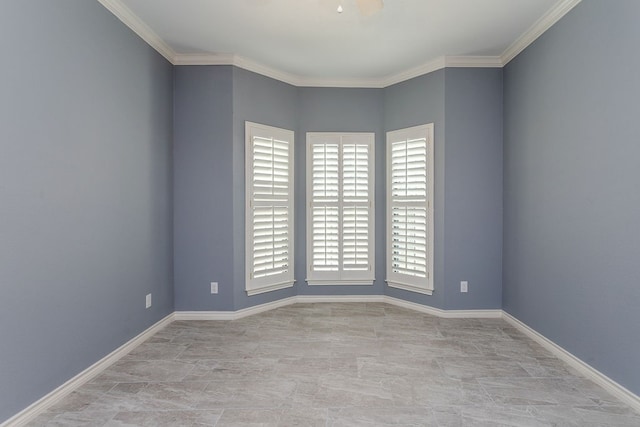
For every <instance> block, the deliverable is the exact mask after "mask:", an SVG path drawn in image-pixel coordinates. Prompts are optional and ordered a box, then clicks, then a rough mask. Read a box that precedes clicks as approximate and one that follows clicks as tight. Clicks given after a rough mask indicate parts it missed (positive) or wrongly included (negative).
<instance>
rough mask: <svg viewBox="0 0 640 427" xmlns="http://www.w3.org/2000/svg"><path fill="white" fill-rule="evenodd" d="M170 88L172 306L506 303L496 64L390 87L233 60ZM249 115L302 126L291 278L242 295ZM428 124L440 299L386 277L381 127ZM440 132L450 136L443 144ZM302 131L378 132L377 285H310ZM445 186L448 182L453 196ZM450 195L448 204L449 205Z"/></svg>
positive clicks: (195, 70) (181, 77)
mask: <svg viewBox="0 0 640 427" xmlns="http://www.w3.org/2000/svg"><path fill="white" fill-rule="evenodd" d="M445 87H446V91H445ZM445 92H446V95H445ZM175 93H176V95H175V98H176V100H175V135H176V139H175V171H174V175H175V270H176V279H175V293H176V309H177V310H238V309H241V308H245V307H249V306H253V305H257V304H262V303H265V302H269V301H274V300H278V299H282V298H286V297H289V296H292V295H297V294H300V295H382V294H388V295H391V296H395V297H397V298H402V299H406V300H409V301H413V302H417V303H421V304H427V305H431V306H434V307H440V308H454V309H472V308H475V309H482V308H500V304H501V297H502V294H501V286H502V282H501V275H502V266H501V254H502V71H501V70H499V69H478V68H476V69H447V70H440V71H436V72H434V73H430V74H428V75H425V76H421V77H417V78H415V79H412V80H410V81H407V82H403V83H399V84H397V85H394V86H392V87H389V88H386V89H348V88H296V87H293V86H290V85H288V84H286V83H282V82H279V81H276V80H274V79H271V78H268V77H264V76H261V75H258V74H255V73H252V72H250V71H246V70H242V69H239V68H235V67H218V66H212V67H177V71H176V86H175ZM445 112H446V113H447V114H446V123H445ZM231 116H232V119H231V118H230V117H231ZM247 120H248V121H252V122H258V123H263V124H267V125H270V126H277V127H282V128H285V129H290V130H294V131H295V132H296V142H295V184H296V188H295V221H296V226H295V230H296V240H295V272H296V274H295V277H296V285H295V287H294V288H293V289H285V290H281V291H277V292H269V293H266V294H261V295H256V296H253V297H247V295H246V292H245V267H244V258H245V256H244V252H245V236H244V231H245V225H244V215H245V212H244V203H245V202H244V180H245V176H244V174H245V171H244V154H245V153H244V145H245V141H244V123H245V121H247ZM424 123H435V138H436V147H435V156H436V171H435V172H436V194H435V199H436V200H435V209H436V212H435V221H436V235H435V239H436V241H435V251H436V254H435V257H436V258H435V287H436V291H435V292H434V295H433V296H426V295H422V294H416V293H412V292H406V291H402V290H398V289H389V288H387V287H386V286H385V284H384V279H385V196H386V194H385V137H386V136H385V133H384V131H388V130H395V129H399V128H404V127H409V126H415V125H419V124H424ZM445 128H446V133H447V134H448V133H449V132H451V134H452V136H451V141H449V140H448V138H447V141H446V143H445ZM307 132H373V133H375V137H376V177H375V180H376V187H375V191H376V226H375V228H376V242H375V245H376V251H375V253H376V281H375V283H374V285H373V286H308V285H307V283H306V232H305V222H306V221H305V214H306V210H305V209H306V195H305V179H306V169H305V168H306V160H305V159H306V133H307ZM445 147H447V155H446V156H445ZM449 147H450V148H449ZM449 150H450V153H449ZM445 165H446V167H445ZM449 167H450V168H451V170H450V171H448V172H447V173H446V174H445V170H447V169H448V168H449ZM445 183H446V184H445ZM445 186H448V187H447V188H450V192H449V193H450V194H449V193H447V195H446V196H445ZM445 202H447V203H448V202H450V203H451V207H450V208H447V209H448V210H445V205H446V203H445ZM445 217H446V220H445ZM447 248H450V249H447ZM447 250H449V252H445V251H447ZM445 258H446V260H447V261H446V264H445ZM445 265H446V267H445ZM230 266H233V268H230ZM445 277H446V280H445ZM463 279H464V280H469V281H470V292H469V293H468V294H464V295H463V294H460V292H459V281H460V280H463ZM212 280H216V281H218V282H219V287H220V294H219V295H210V294H209V282H210V281H212Z"/></svg>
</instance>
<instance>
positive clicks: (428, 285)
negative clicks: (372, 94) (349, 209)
mask: <svg viewBox="0 0 640 427" xmlns="http://www.w3.org/2000/svg"><path fill="white" fill-rule="evenodd" d="M396 135H400V138H411V137H413V136H415V135H420V136H426V139H427V202H426V205H427V206H426V212H427V259H426V267H427V277H426V280H425V279H423V278H416V277H412V276H409V275H406V274H399V273H394V272H393V268H392V259H393V257H392V253H393V248H392V244H393V240H392V222H391V218H392V217H391V211H392V206H393V201H394V200H393V197H392V183H391V179H392V176H391V175H392V170H391V161H392V158H391V154H392V153H391V141H392V138H393V137H394V136H396ZM386 155H387V159H386V166H387V171H386V175H387V176H386V181H387V182H386V184H387V189H386V196H387V200H386V205H387V206H386V215H387V218H386V223H387V226H386V228H387V236H386V237H387V244H386V246H387V251H386V252H387V253H386V258H387V265H386V267H387V279H386V282H387V285H388V286H390V287H393V288H398V289H403V290H406V291H411V292H417V293H421V294H426V295H432V294H433V291H434V281H433V258H434V256H433V248H434V221H433V212H434V209H433V202H434V189H435V186H434V176H435V174H434V132H433V123H430V124H426V125H421V126H414V127H410V128H405V129H399V130H395V131H390V132H387V140H386Z"/></svg>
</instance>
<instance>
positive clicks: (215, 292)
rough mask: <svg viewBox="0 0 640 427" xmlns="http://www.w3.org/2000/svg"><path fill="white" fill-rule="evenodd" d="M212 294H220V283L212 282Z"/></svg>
mask: <svg viewBox="0 0 640 427" xmlns="http://www.w3.org/2000/svg"><path fill="white" fill-rule="evenodd" d="M211 293H212V294H217V293H218V282H211Z"/></svg>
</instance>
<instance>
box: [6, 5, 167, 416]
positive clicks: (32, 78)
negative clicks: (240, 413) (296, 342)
mask: <svg viewBox="0 0 640 427" xmlns="http://www.w3.org/2000/svg"><path fill="white" fill-rule="evenodd" d="M0 52H2V55H3V57H4V58H5V60H4V61H3V63H2V67H0V93H1V94H2V95H1V97H0V129H2V137H1V138H0V153H2V154H1V155H0V291H1V292H2V297H0V343H2V344H1V345H0V422H1V421H2V420H4V419H6V418H8V417H10V416H12V415H14V414H15V413H17V412H18V411H20V410H22V409H23V408H24V407H26V406H27V405H29V404H31V403H33V402H34V401H36V400H37V399H39V398H40V397H42V396H43V395H45V394H46V393H48V392H50V391H51V390H53V389H54V388H55V387H57V386H59V385H60V384H62V383H63V382H64V381H66V380H68V379H69V378H71V377H73V376H74V375H76V374H78V373H79V372H80V371H82V370H83V369H85V368H87V367H88V366H90V365H91V364H93V363H94V362H96V361H97V360H99V359H100V358H102V357H104V356H105V355H107V354H108V353H109V352H111V351H112V350H114V349H116V348H117V347H119V346H120V345H122V344H123V343H125V342H126V341H127V340H129V339H131V338H133V337H134V336H136V335H137V334H139V333H140V332H142V331H144V330H145V329H146V328H148V327H149V326H151V325H152V324H153V323H155V322H157V321H158V320H160V319H162V318H163V317H164V316H166V315H167V314H169V313H171V312H172V311H173V291H172V259H171V253H172V249H171V248H172V239H171V221H172V219H171V218H172V214H171V210H172V207H171V206H172V200H171V194H172V192H171V138H172V67H171V66H170V64H169V63H167V62H166V61H165V60H164V59H163V58H162V57H161V56H160V55H158V54H157V53H156V52H155V51H154V50H153V49H151V48H150V47H149V46H147V45H146V44H145V43H144V42H143V41H142V40H141V39H140V38H139V37H138V36H136V35H135V34H133V33H132V32H131V31H130V30H129V29H127V28H126V27H125V26H124V25H123V24H122V23H121V22H120V21H118V19H117V18H115V17H114V16H113V15H112V14H111V13H109V12H108V11H107V10H106V9H104V8H103V7H102V6H101V5H100V4H98V3H97V2H95V1H94V2H88V1H85V0H75V1H72V0H65V1H57V2H51V1H28V2H25V1H22V0H5V1H3V2H2V13H0ZM147 293H152V294H153V307H152V308H150V309H148V310H145V308H144V303H145V295H146V294H147Z"/></svg>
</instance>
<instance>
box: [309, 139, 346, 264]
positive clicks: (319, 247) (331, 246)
mask: <svg viewBox="0 0 640 427" xmlns="http://www.w3.org/2000/svg"><path fill="white" fill-rule="evenodd" d="M312 150H313V152H312V159H313V160H312V162H311V165H312V178H311V188H312V192H311V197H312V199H313V206H312V208H311V210H312V224H311V226H312V232H311V234H312V241H313V244H312V260H313V261H312V265H313V269H314V270H315V271H338V270H339V269H340V256H339V252H340V241H339V240H340V233H339V227H340V210H339V204H338V201H339V193H340V188H339V181H340V174H339V167H340V165H339V163H340V162H339V157H340V145H339V144H338V143H326V144H314V145H313V148H312Z"/></svg>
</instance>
